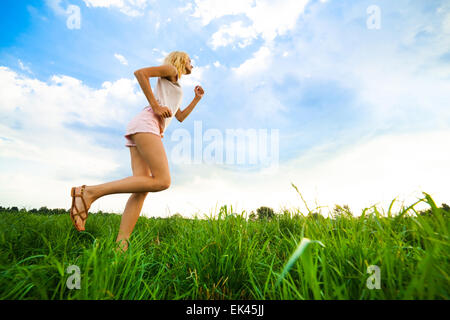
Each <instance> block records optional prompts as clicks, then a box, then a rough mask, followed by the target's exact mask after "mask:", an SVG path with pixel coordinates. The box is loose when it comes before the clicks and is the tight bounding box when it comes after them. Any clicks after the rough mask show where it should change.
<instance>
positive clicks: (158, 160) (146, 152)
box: [132, 133, 170, 184]
mask: <svg viewBox="0 0 450 320" xmlns="http://www.w3.org/2000/svg"><path fill="white" fill-rule="evenodd" d="M132 139H133V141H134V143H135V144H136V149H137V152H138V153H139V155H140V157H141V158H140V159H141V160H143V161H140V162H139V164H140V165H141V166H142V164H143V163H144V162H145V163H146V165H147V166H148V169H149V171H150V173H151V175H152V176H153V177H154V178H158V179H162V180H164V181H167V182H168V183H169V184H170V172H169V163H168V161H167V156H166V151H165V150H164V145H163V143H162V141H161V137H159V136H158V135H156V134H152V133H136V134H134V135H133V136H132ZM139 164H138V166H139ZM141 172H142V171H141Z"/></svg>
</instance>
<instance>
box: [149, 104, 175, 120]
mask: <svg viewBox="0 0 450 320" xmlns="http://www.w3.org/2000/svg"><path fill="white" fill-rule="evenodd" d="M151 108H152V109H153V111H154V112H155V114H157V115H158V116H160V117H161V118H170V117H171V116H172V111H171V110H170V109H169V108H168V107H166V106H161V105H160V103H159V101H157V103H156V105H154V106H151Z"/></svg>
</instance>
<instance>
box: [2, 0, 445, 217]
mask: <svg viewBox="0 0 450 320" xmlns="http://www.w3.org/2000/svg"><path fill="white" fill-rule="evenodd" d="M0 7H1V12H2V13H1V15H2V19H0V27H1V30H2V36H1V38H0V205H2V206H18V207H25V208H27V209H30V208H39V207H41V206H47V207H49V208H67V209H68V208H69V207H70V204H71V198H70V195H69V194H70V188H71V187H72V186H79V185H82V184H87V185H94V184H100V183H104V182H109V181H112V180H117V179H122V178H124V177H127V176H129V175H131V174H132V171H131V166H130V154H129V150H128V148H126V147H125V139H124V137H123V134H124V132H125V128H126V125H127V123H128V121H130V120H131V118H132V117H134V115H135V114H137V113H138V112H139V111H140V110H141V109H142V108H143V107H145V106H146V105H148V102H147V101H146V99H145V96H144V95H143V94H142V92H141V90H140V88H139V85H138V83H137V81H136V80H135V78H134V75H133V72H134V71H135V70H136V69H138V68H142V67H147V66H155V65H160V64H161V63H162V61H163V58H164V57H165V55H167V54H168V53H169V52H171V51H174V50H180V51H185V52H187V53H188V54H189V55H190V57H191V59H192V64H193V65H194V69H193V72H192V74H191V75H189V76H185V77H183V78H181V80H180V81H181V84H182V87H183V103H182V107H181V108H182V109H184V108H185V107H186V106H187V105H188V104H189V103H190V102H191V101H192V99H193V97H194V87H195V86H196V85H201V86H202V87H203V88H204V90H205V95H204V97H203V99H202V100H201V101H200V103H199V104H198V105H197V106H196V107H195V109H194V111H193V112H192V113H191V114H190V115H189V117H188V118H187V119H186V120H185V121H184V122H183V123H180V122H178V121H177V120H176V119H174V120H173V121H172V122H171V124H170V126H169V127H168V128H167V130H166V132H165V136H164V138H163V143H164V146H165V149H166V153H167V156H168V159H169V167H170V170H171V178H172V185H171V187H170V188H169V189H167V190H164V191H162V192H157V193H150V194H149V196H148V197H147V199H146V202H145V204H144V208H143V214H144V215H146V216H162V217H166V216H169V215H172V214H174V213H176V212H179V213H180V214H182V215H184V216H192V215H193V214H195V213H197V214H199V215H200V216H201V215H203V214H206V215H210V214H214V213H215V212H218V210H219V208H220V207H221V206H222V205H225V204H227V205H228V207H230V206H233V211H235V212H239V213H240V212H242V211H243V210H246V211H247V212H249V211H251V210H255V209H256V208H258V207H260V206H270V207H272V208H274V209H275V210H276V211H279V210H281V209H282V208H288V209H294V208H297V209H299V210H300V211H302V212H307V208H306V206H305V204H304V203H303V201H302V199H301V197H300V195H299V194H298V193H297V192H296V190H295V189H294V188H293V187H292V185H291V184H294V185H296V186H297V187H298V189H299V191H300V192H301V193H302V196H303V198H304V199H305V201H306V203H307V206H308V208H309V209H314V208H315V207H320V210H322V213H324V214H327V213H328V212H329V210H332V208H333V207H334V204H339V205H344V204H347V205H349V207H350V209H351V210H352V211H353V212H354V213H355V214H357V215H358V214H360V212H361V210H362V209H363V208H366V207H370V206H374V205H376V206H377V207H378V208H379V210H385V211H387V208H388V207H389V204H390V202H391V201H392V200H393V199H394V198H396V199H397V201H396V203H395V205H394V211H395V210H398V209H399V208H400V207H401V206H408V205H410V204H412V203H414V202H415V201H417V200H418V199H419V198H421V197H422V196H423V194H422V191H423V192H427V193H429V194H430V195H431V196H432V197H433V198H434V200H435V201H436V203H437V204H438V205H441V204H442V203H443V202H445V203H448V204H450V191H449V188H448V181H449V177H450V165H449V163H450V148H449V141H450V105H449V104H450V5H449V4H448V2H447V1H444V0H443V1H438V0H436V1H406V0H396V1H389V0H386V1H382V0H370V1H364V0H362V1H342V0H340V1H337V0H328V1H326V0H320V1H319V0H279V1H269V0H262V1H246V0H227V1H223V0H217V1H216V0H195V1H156V0H46V1H40V0H39V1H38V0H29V1H25V0H23V1H16V0H4V1H1V4H0ZM150 83H151V86H152V88H155V86H156V78H153V79H151V80H150ZM237 129H242V130H244V131H245V132H250V131H252V132H256V135H257V140H256V141H255V140H250V139H249V140H247V142H246V143H245V144H240V145H238V144H237V142H236V144H235V145H233V143H230V144H228V143H225V141H226V137H228V133H229V132H233V131H234V132H236V131H235V130H237ZM182 137H184V138H183V139H185V138H186V137H188V138H189V139H188V140H183V141H184V146H186V141H188V142H189V141H190V143H188V144H187V146H188V149H189V150H191V151H190V155H189V153H184V154H182V153H181V152H180V149H181V148H180V144H181V141H182V140H181V139H182ZM214 137H215V139H216V140H214ZM214 141H215V143H216V144H215V145H214V146H215V147H216V149H215V152H214V153H210V151H211V149H212V147H213V142H214ZM230 141H232V140H230ZM221 142H223V143H221ZM184 150H185V151H186V150H187V149H184ZM233 150H237V152H238V154H239V155H241V156H242V155H245V159H244V161H241V162H240V161H238V160H237V156H236V159H234V158H233V159H234V160H233V159H231V158H230V159H231V160H229V161H225V155H226V154H227V153H230V154H233V152H232V151H233ZM208 154H210V155H214V157H213V158H212V161H211V157H209V158H208ZM222 154H223V158H221V157H220V155H222ZM251 156H255V157H256V159H257V161H256V162H255V161H253V162H250V161H249V158H250V157H251ZM180 159H182V161H180ZM208 159H209V160H208ZM222 159H223V161H220V160H222ZM264 159H265V160H264ZM128 196H129V194H117V195H108V196H105V197H103V198H101V199H99V200H97V201H96V202H95V203H94V204H93V205H92V207H91V211H93V212H95V211H97V210H103V211H107V212H115V213H121V212H122V211H123V209H124V207H125V203H126V200H127V198H128ZM416 208H418V209H421V208H428V206H427V205H425V204H423V205H422V204H419V205H417V206H416Z"/></svg>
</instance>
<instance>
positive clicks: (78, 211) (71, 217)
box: [70, 185, 89, 231]
mask: <svg viewBox="0 0 450 320" xmlns="http://www.w3.org/2000/svg"><path fill="white" fill-rule="evenodd" d="M85 187H86V185H82V186H81V191H80V193H79V194H75V189H76V188H75V187H73V188H72V190H70V195H71V196H72V207H71V208H70V220H72V223H73V226H74V227H75V229H77V230H78V231H84V229H78V226H77V224H76V222H75V216H79V217H80V219H81V220H83V221H85V220H86V219H87V218H88V210H89V208H88V207H87V205H86V202H85V201H84V197H83V193H84V188H85ZM75 197H80V198H81V201H83V206H84V211H80V210H78V208H77V206H76V205H75ZM74 209H76V210H77V212H76V213H74ZM81 213H86V218H83V217H82V216H81Z"/></svg>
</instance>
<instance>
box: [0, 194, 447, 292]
mask: <svg viewBox="0 0 450 320" xmlns="http://www.w3.org/2000/svg"><path fill="white" fill-rule="evenodd" d="M424 195H425V197H424V198H423V199H421V200H420V201H423V202H426V203H428V204H429V205H430V210H428V211H427V212H416V210H415V209H414V205H415V204H412V205H411V206H410V207H408V208H402V209H401V211H400V212H396V213H392V212H391V211H390V209H391V208H389V210H388V212H387V215H386V216H381V214H380V213H379V212H378V211H377V208H376V207H375V206H374V207H372V208H369V209H367V210H365V211H364V212H363V213H362V215H361V216H359V217H353V216H351V215H350V214H349V213H348V212H347V211H346V210H342V211H339V212H335V214H334V215H333V216H331V217H327V218H326V217H322V216H321V215H318V214H313V213H310V214H305V215H303V214H302V213H300V212H290V211H288V210H285V211H284V212H281V213H278V214H276V215H275V216H274V217H273V218H271V219H256V220H250V219H246V218H245V215H244V213H243V214H236V213H232V210H230V209H229V208H227V207H226V206H223V207H222V208H221V209H220V212H219V214H218V216H217V217H215V218H212V217H211V218H210V219H184V218H180V217H171V218H166V219H162V218H144V217H140V218H139V220H138V222H137V225H136V228H135V230H134V232H133V235H132V238H131V243H130V248H129V250H128V252H127V253H126V254H123V255H120V254H117V253H115V251H114V250H113V248H114V240H115V237H116V235H117V231H118V228H119V223H120V218H121V216H120V215H116V214H103V213H98V214H90V216H89V219H88V221H87V224H86V231H85V232H81V233H79V232H77V231H76V230H75V229H74V227H73V226H72V223H71V221H70V219H69V215H68V214H40V213H32V212H27V211H26V210H18V211H11V210H2V211H1V210H0V299H269V300H279V299H283V300H289V299H448V298H449V276H448V272H449V270H450V269H449V252H450V250H449V249H450V248H449V226H450V225H449V215H450V212H448V211H446V210H444V209H442V208H439V207H437V206H436V205H435V203H434V201H433V199H432V198H431V197H430V196H429V195H428V194H426V193H424ZM71 265H76V266H78V267H79V270H80V279H81V281H80V289H76V288H74V289H69V288H68V285H67V282H70V283H73V282H72V280H73V279H74V278H73V273H72V272H73V271H69V272H68V271H67V268H68V267H69V266H71ZM370 265H376V266H378V267H379V271H380V274H379V275H380V277H379V280H380V281H379V283H380V289H376V288H374V289H369V288H368V282H370V283H372V280H371V279H373V278H370V279H369V277H373V276H374V275H373V274H372V273H368V267H369V266H370ZM69 277H71V278H69ZM68 280H69V281H68Z"/></svg>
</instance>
